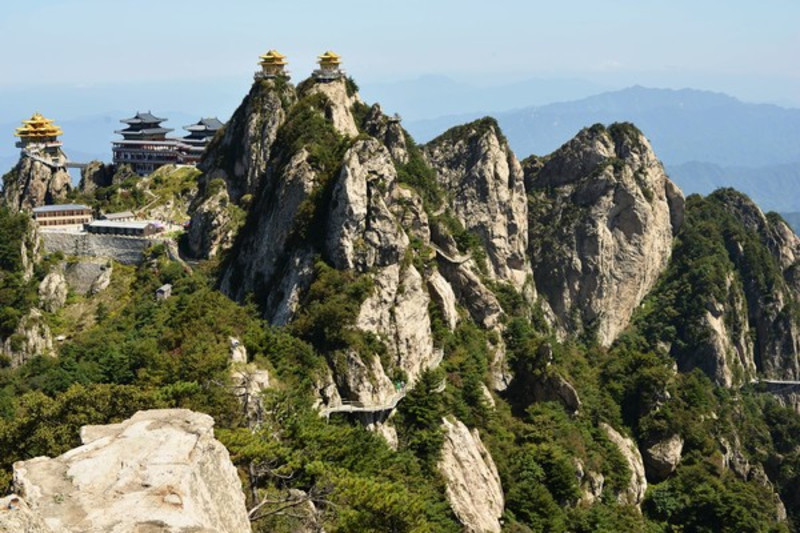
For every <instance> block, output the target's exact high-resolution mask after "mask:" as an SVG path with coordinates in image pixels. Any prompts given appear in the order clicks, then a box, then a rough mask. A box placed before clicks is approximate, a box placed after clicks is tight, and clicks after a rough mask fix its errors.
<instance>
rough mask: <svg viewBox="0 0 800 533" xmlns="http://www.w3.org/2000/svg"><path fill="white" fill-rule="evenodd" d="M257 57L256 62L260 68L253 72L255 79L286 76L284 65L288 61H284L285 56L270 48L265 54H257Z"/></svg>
mask: <svg viewBox="0 0 800 533" xmlns="http://www.w3.org/2000/svg"><path fill="white" fill-rule="evenodd" d="M259 59H260V61H259V62H258V64H259V65H261V70H260V71H257V72H256V74H255V78H256V79H257V80H259V79H271V78H276V77H278V76H285V77H288V71H287V70H286V65H288V64H289V62H288V61H286V56H285V55H283V54H281V53H280V52H278V51H277V50H270V51H268V52H267V53H266V54H264V55H262V56H259Z"/></svg>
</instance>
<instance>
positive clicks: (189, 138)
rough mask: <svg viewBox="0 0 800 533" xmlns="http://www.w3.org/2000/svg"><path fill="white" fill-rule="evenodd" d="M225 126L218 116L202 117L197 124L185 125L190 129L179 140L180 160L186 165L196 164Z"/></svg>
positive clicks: (185, 127) (186, 128)
mask: <svg viewBox="0 0 800 533" xmlns="http://www.w3.org/2000/svg"><path fill="white" fill-rule="evenodd" d="M223 126H224V124H223V123H222V122H220V121H219V120H218V119H217V118H216V117H213V118H201V119H200V121H199V122H197V123H196V124H190V125H188V126H184V127H183V129H185V130H186V131H188V132H189V135H186V136H185V137H183V138H182V139H180V140H179V143H178V152H179V155H178V159H179V162H180V163H183V164H185V165H196V164H197V163H198V162H199V161H200V157H201V156H202V155H203V151H204V150H205V149H206V146H208V143H210V142H211V139H213V138H214V135H216V133H217V132H218V131H219V130H220V129H221V128H222V127H223Z"/></svg>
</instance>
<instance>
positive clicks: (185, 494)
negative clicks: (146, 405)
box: [14, 409, 251, 533]
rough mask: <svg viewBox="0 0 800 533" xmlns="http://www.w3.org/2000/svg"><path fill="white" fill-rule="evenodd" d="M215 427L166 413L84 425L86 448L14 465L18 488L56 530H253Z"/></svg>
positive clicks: (198, 417) (184, 413) (203, 418)
mask: <svg viewBox="0 0 800 533" xmlns="http://www.w3.org/2000/svg"><path fill="white" fill-rule="evenodd" d="M213 425H214V422H213V420H212V419H211V417H210V416H208V415H204V414H199V413H194V412H192V411H188V410H185V409H165V410H157V411H140V412H139V413H137V414H135V415H134V416H133V417H132V418H130V419H128V420H126V421H124V422H122V423H120V424H111V425H108V426H84V427H83V428H82V430H81V440H82V441H83V446H80V447H79V448H75V449H73V450H71V451H69V452H67V453H66V454H64V455H62V456H60V457H56V458H53V459H50V458H47V457H37V458H35V459H31V460H29V461H19V462H17V463H15V465H14V484H15V488H16V490H17V492H18V494H20V495H21V496H22V497H24V498H25V501H26V502H27V505H28V506H30V508H31V509H32V511H33V512H34V513H35V514H36V515H38V516H40V517H41V518H43V521H44V522H46V523H47V524H48V526H49V527H50V528H52V530H53V531H65V532H66V531H75V532H78V531H109V532H117V531H118V532H122V531H156V530H157V531H190V530H191V531H220V532H229V533H239V532H246V531H250V530H251V529H250V521H249V520H248V517H247V511H246V509H245V498H244V494H243V493H242V490H241V484H240V481H239V477H238V476H237V474H236V469H235V468H234V466H233V464H231V461H230V457H229V456H228V451H227V450H226V449H225V447H224V446H222V444H220V443H219V442H218V441H217V440H215V439H214V432H213ZM34 531H35V530H34ZM44 531H47V530H44Z"/></svg>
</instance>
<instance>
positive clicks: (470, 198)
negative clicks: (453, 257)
mask: <svg viewBox="0 0 800 533" xmlns="http://www.w3.org/2000/svg"><path fill="white" fill-rule="evenodd" d="M424 150H425V155H426V157H427V159H428V160H429V161H430V163H431V165H432V166H433V167H434V169H436V171H437V180H438V181H439V183H440V185H441V186H442V187H443V188H444V189H445V190H446V191H448V192H449V193H450V198H451V207H452V208H453V212H454V214H455V216H456V217H457V218H458V220H459V221H460V222H461V224H462V225H463V226H464V228H465V229H466V230H467V231H469V232H471V233H473V234H475V235H477V236H478V237H479V238H480V240H481V243H482V244H483V247H484V249H485V250H486V253H487V255H488V262H487V265H486V266H487V268H488V274H489V277H490V278H492V279H497V280H502V281H507V282H509V283H511V284H512V285H513V286H514V287H515V288H517V289H522V287H523V286H524V285H525V283H526V281H528V279H529V277H530V275H531V269H530V263H529V261H528V257H527V247H528V234H527V227H528V207H527V200H526V197H525V184H524V176H523V174H522V167H521V166H520V164H519V161H517V158H516V156H515V155H514V153H513V152H512V151H511V149H510V148H509V147H508V142H507V141H506V139H505V137H503V135H502V133H501V132H500V128H499V127H498V126H497V123H496V122H495V121H494V119H489V118H485V119H482V120H479V121H476V122H473V123H471V124H467V125H465V126H459V127H457V128H453V129H451V130H449V131H447V132H445V133H444V134H442V135H441V136H440V137H438V138H436V139H434V140H433V141H431V142H430V143H428V144H427V145H426V146H425V147H424Z"/></svg>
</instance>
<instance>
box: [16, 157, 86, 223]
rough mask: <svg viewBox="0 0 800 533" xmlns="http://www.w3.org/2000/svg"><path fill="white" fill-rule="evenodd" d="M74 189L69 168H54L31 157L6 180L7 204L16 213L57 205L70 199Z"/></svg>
mask: <svg viewBox="0 0 800 533" xmlns="http://www.w3.org/2000/svg"><path fill="white" fill-rule="evenodd" d="M71 189H72V181H71V178H70V175H69V173H68V172H67V169H66V168H64V167H53V166H51V165H48V164H45V163H44V162H42V161H40V160H39V159H34V158H33V157H30V156H27V155H23V156H22V157H20V160H19V162H18V163H17V165H16V166H15V167H14V168H13V169H12V170H11V172H9V173H8V174H6V175H5V176H3V200H4V203H5V205H6V206H8V208H9V209H11V210H12V211H18V210H30V209H33V208H34V207H39V206H42V205H47V204H52V203H56V202H58V201H61V200H64V199H66V197H67V193H68V192H69V191H70V190H71Z"/></svg>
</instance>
